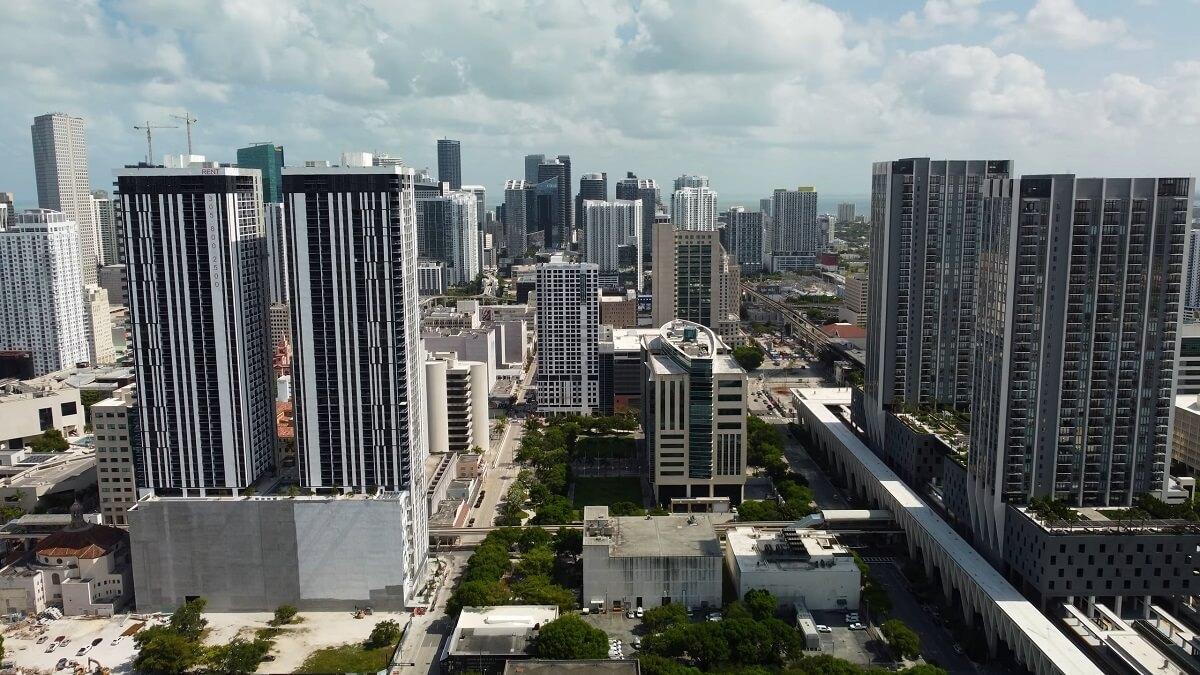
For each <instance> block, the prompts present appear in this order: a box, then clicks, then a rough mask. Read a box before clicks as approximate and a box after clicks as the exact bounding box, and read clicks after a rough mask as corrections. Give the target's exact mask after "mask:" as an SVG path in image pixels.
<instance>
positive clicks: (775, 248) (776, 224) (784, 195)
mask: <svg viewBox="0 0 1200 675" xmlns="http://www.w3.org/2000/svg"><path fill="white" fill-rule="evenodd" d="M771 214H772V217H771V225H772V229H773V231H774V232H773V235H774V236H773V237H772V238H771V253H772V254H801V255H815V254H817V253H819V252H821V251H823V250H825V242H824V241H822V237H821V234H820V231H819V229H818V227H817V191H816V190H815V189H813V188H811V187H800V188H796V189H795V190H782V189H780V190H776V191H775V194H774V195H772V196H771Z"/></svg>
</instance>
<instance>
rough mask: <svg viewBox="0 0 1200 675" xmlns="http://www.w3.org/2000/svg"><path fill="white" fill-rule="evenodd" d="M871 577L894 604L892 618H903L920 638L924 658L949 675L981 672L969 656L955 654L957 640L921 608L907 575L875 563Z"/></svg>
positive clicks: (890, 566) (887, 565) (891, 565)
mask: <svg viewBox="0 0 1200 675" xmlns="http://www.w3.org/2000/svg"><path fill="white" fill-rule="evenodd" d="M871 577H872V578H874V579H875V581H876V582H878V583H879V585H880V586H882V587H883V589H884V590H885V591H887V594H888V598H890V599H891V601H892V613H891V614H890V615H889V618H892V619H900V620H901V621H903V622H904V623H905V624H906V625H907V626H908V627H909V628H911V629H913V631H915V632H916V633H917V635H919V636H920V638H921V656H922V657H923V658H924V659H925V660H926V661H927V662H929V663H932V664H935V665H937V666H938V667H939V668H941V669H943V670H945V671H946V672H947V673H949V674H950V675H959V674H960V673H961V674H966V673H976V672H978V670H977V668H976V666H975V664H974V663H973V662H972V661H971V660H970V659H968V658H967V657H966V656H964V655H962V654H959V653H957V652H956V651H954V645H955V642H954V637H953V636H952V635H951V634H950V631H948V630H947V629H946V628H945V627H944V626H942V624H941V623H940V622H938V621H937V620H936V619H935V618H934V617H933V616H932V615H931V614H930V613H928V612H926V611H925V610H924V609H922V607H921V603H920V602H919V601H918V600H917V597H916V596H915V595H914V594H913V590H912V588H911V587H910V586H909V585H908V582H907V580H905V578H904V574H903V573H901V572H900V569H899V568H898V567H896V566H895V565H894V564H892V563H878V562H877V563H872V564H871Z"/></svg>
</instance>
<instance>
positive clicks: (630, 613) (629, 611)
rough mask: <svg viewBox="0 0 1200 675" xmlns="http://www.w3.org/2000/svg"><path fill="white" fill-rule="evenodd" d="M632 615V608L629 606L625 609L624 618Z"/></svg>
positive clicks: (630, 617) (629, 617)
mask: <svg viewBox="0 0 1200 675" xmlns="http://www.w3.org/2000/svg"><path fill="white" fill-rule="evenodd" d="M633 617H634V613H633V608H632V607H630V608H629V609H628V610H626V611H625V618H626V619H632V618H633Z"/></svg>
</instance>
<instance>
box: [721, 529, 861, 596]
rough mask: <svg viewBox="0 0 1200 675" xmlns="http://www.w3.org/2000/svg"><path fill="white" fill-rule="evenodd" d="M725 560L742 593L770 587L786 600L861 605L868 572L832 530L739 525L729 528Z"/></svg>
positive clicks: (768, 589) (741, 594)
mask: <svg viewBox="0 0 1200 675" xmlns="http://www.w3.org/2000/svg"><path fill="white" fill-rule="evenodd" d="M725 541H726V545H725V560H726V563H727V565H728V567H729V573H730V576H731V577H732V578H733V584H734V587H735V588H736V589H737V597H739V598H742V597H745V596H746V593H747V592H748V591H751V590H754V589H756V588H757V589H762V590H764V591H769V592H770V593H771V595H773V596H775V599H776V600H778V601H779V602H780V603H781V604H783V605H791V604H794V603H803V604H804V605H805V606H806V607H808V609H815V610H819V611H821V610H824V611H836V610H857V609H858V606H859V594H860V589H861V588H862V574H861V573H860V572H859V570H858V566H857V565H856V564H855V562H854V557H853V555H851V553H850V550H849V549H847V548H846V547H844V546H842V545H841V544H840V543H838V540H837V538H836V537H835V536H834V535H833V534H831V533H829V532H820V531H815V530H805V529H798V528H791V527H789V528H784V529H783V531H775V532H768V531H765V530H758V529H756V528H752V527H735V528H733V529H731V530H729V531H728V532H726V533H725Z"/></svg>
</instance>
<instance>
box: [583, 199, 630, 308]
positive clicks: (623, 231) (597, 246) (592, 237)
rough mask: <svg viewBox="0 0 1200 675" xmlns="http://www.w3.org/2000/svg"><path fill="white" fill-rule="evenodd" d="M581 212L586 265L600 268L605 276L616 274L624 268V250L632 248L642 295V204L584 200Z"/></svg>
mask: <svg viewBox="0 0 1200 675" xmlns="http://www.w3.org/2000/svg"><path fill="white" fill-rule="evenodd" d="M582 208H583V222H584V242H585V244H584V248H585V249H586V251H587V257H586V260H587V262H589V263H595V264H596V265H597V266H599V268H600V273H601V274H602V275H603V274H611V273H616V272H618V271H619V270H620V268H621V263H620V249H621V247H623V246H629V247H632V248H633V249H634V250H635V251H636V255H635V257H634V259H633V262H634V265H633V271H634V277H635V279H636V281H635V284H636V287H637V290H639V291H641V290H642V286H643V279H642V220H643V217H642V202H641V201H634V200H629V199H618V200H615V201H611V202H609V201H600V200H594V199H585V200H583V202H582Z"/></svg>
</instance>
